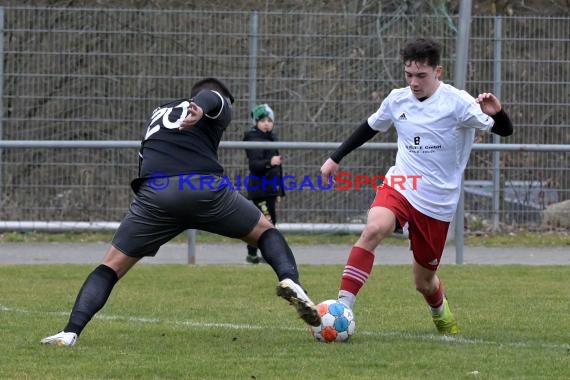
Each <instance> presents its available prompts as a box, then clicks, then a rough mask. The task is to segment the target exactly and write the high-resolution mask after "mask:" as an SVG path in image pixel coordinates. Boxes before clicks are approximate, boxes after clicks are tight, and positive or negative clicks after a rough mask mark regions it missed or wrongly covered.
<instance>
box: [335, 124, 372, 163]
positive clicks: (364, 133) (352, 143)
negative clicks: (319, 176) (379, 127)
mask: <svg viewBox="0 0 570 380" xmlns="http://www.w3.org/2000/svg"><path fill="white" fill-rule="evenodd" d="M377 133H378V131H375V130H374V129H372V128H371V127H370V126H369V125H368V121H365V122H363V123H362V124H360V126H359V127H358V128H356V129H355V130H354V132H352V134H351V135H350V136H349V137H348V138H347V139H346V140H345V141H344V142H343V143H342V144H341V146H339V147H338V148H337V150H335V151H334V153H333V154H332V155H331V159H332V160H333V161H334V162H336V163H337V164H338V163H339V162H340V160H342V159H343V157H344V156H346V155H347V154H349V153H350V152H352V151H353V150H355V149H356V148H358V147H359V146H361V145H362V144H364V143H365V142H367V141H368V140H370V139H371V138H372V137H374V136H376V134H377Z"/></svg>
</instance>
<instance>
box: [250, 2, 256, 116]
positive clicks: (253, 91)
mask: <svg viewBox="0 0 570 380" xmlns="http://www.w3.org/2000/svg"><path fill="white" fill-rule="evenodd" d="M257 35H258V27H257V11H253V12H251V18H250V20H249V99H248V106H249V111H251V110H252V109H253V107H255V102H256V101H257Z"/></svg>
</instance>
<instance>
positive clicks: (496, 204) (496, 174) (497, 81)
mask: <svg viewBox="0 0 570 380" xmlns="http://www.w3.org/2000/svg"><path fill="white" fill-rule="evenodd" d="M494 24H495V27H494V28H493V29H494V30H495V32H494V34H495V35H494V39H493V41H494V43H493V46H494V59H493V81H494V84H493V87H494V90H493V91H494V93H495V96H497V98H499V99H501V54H502V53H501V39H502V34H503V32H502V24H503V23H502V18H501V16H495V22H494ZM500 142H501V137H500V136H499V135H496V134H493V144H500ZM492 157H493V214H492V215H493V232H497V231H499V222H500V218H499V210H500V207H501V198H500V191H501V168H500V165H501V152H499V151H498V150H494V151H493V156H492Z"/></svg>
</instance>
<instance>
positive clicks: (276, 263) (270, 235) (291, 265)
mask: <svg viewBox="0 0 570 380" xmlns="http://www.w3.org/2000/svg"><path fill="white" fill-rule="evenodd" d="M257 246H258V247H259V250H260V251H261V255H262V256H263V258H264V259H265V261H266V262H267V264H269V265H271V268H273V271H274V272H275V274H277V278H278V279H279V281H281V280H283V279H285V278H290V279H291V280H293V281H294V282H296V283H299V272H298V271H297V263H296V262H295V256H293V252H291V248H289V244H287V241H285V238H284V237H283V235H282V234H281V232H279V231H278V230H277V229H275V228H271V229H269V230H267V231H265V232H264V233H263V234H261V236H260V237H259V240H258V241H257Z"/></svg>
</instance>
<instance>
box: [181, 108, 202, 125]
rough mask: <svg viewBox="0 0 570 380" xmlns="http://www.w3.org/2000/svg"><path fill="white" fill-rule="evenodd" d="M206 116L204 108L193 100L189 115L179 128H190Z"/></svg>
mask: <svg viewBox="0 0 570 380" xmlns="http://www.w3.org/2000/svg"><path fill="white" fill-rule="evenodd" d="M202 116H204V111H203V110H202V108H200V107H198V105H196V103H194V102H192V103H190V105H189V106H188V116H186V118H185V119H184V120H182V124H181V125H180V127H179V128H178V129H188V128H190V127H192V126H193V125H195V124H196V123H197V122H198V121H199V120H200V119H201V118H202Z"/></svg>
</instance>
